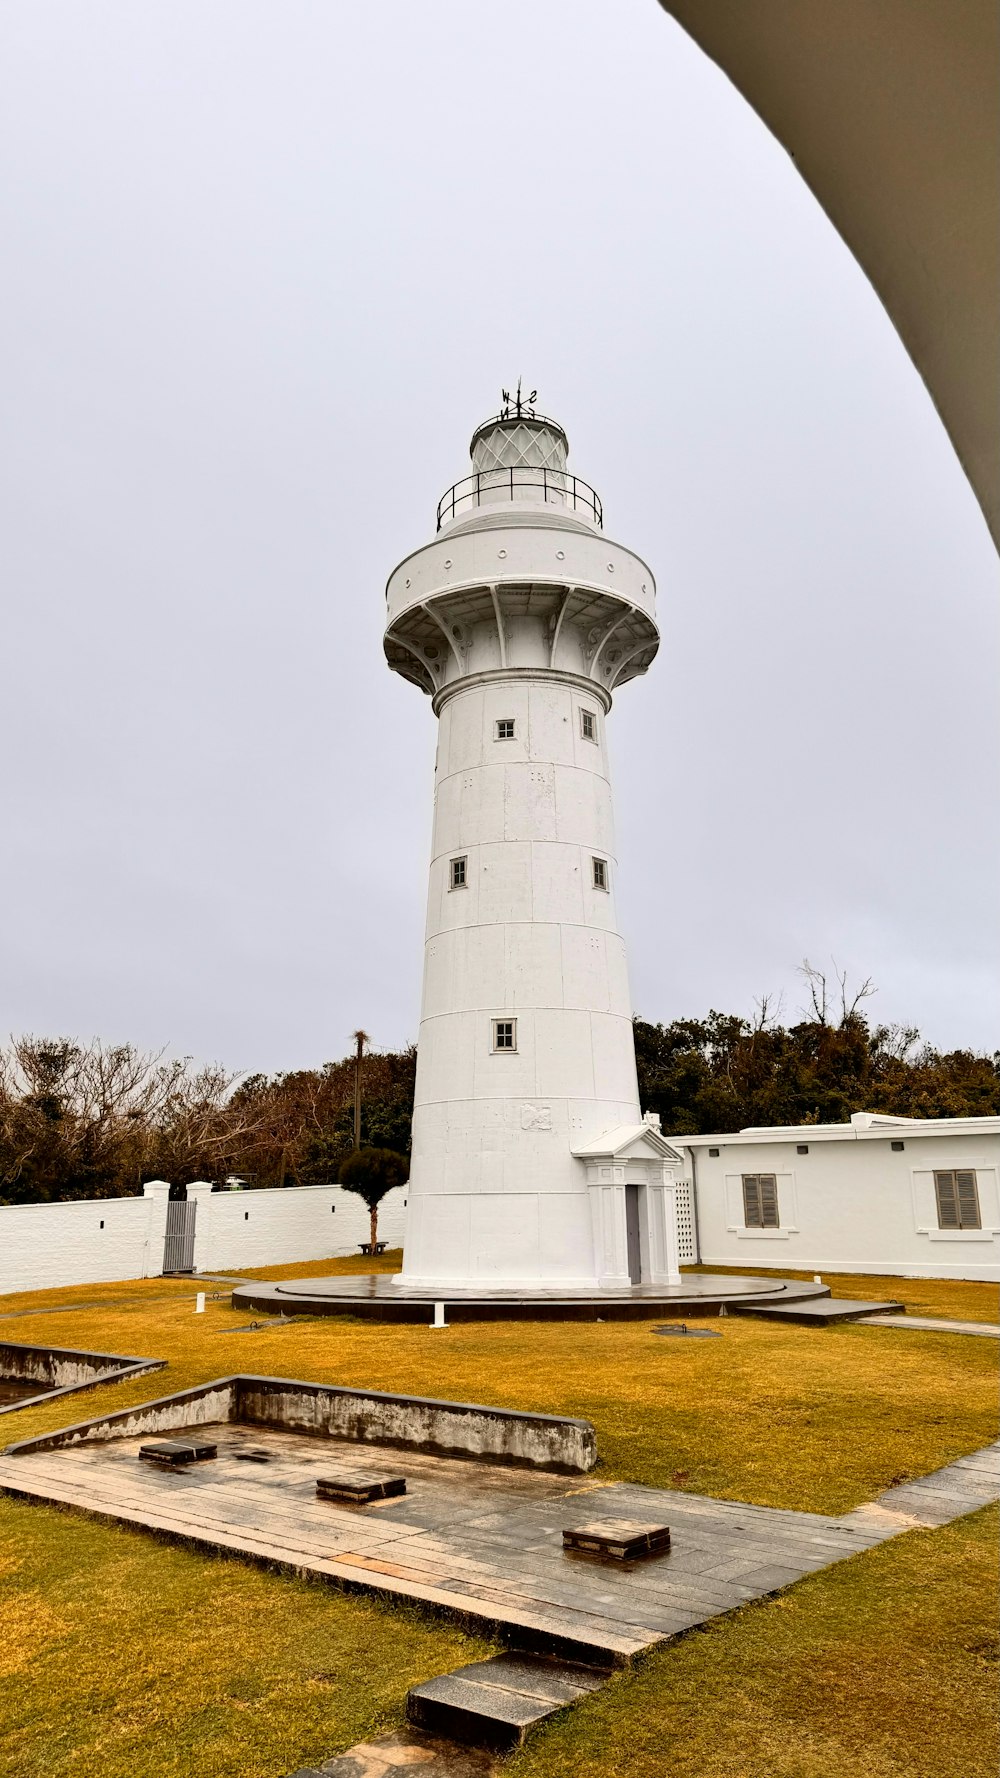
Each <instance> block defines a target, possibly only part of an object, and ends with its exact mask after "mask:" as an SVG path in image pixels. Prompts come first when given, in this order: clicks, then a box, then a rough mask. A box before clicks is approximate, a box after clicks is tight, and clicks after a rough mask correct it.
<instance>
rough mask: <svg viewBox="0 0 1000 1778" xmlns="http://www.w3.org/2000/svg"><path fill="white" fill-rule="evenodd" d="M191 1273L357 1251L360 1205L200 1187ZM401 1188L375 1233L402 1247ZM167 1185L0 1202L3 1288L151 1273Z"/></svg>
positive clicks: (364, 1233) (156, 1270)
mask: <svg viewBox="0 0 1000 1778" xmlns="http://www.w3.org/2000/svg"><path fill="white" fill-rule="evenodd" d="M192 1196H193V1197H195V1198H197V1199H198V1211H197V1217H196V1222H195V1252H194V1263H195V1267H196V1269H197V1270H198V1271H202V1272H204V1271H217V1270H219V1269H220V1268H225V1267H231V1268H233V1269H239V1268H242V1267H247V1266H267V1265H282V1264H286V1263H290V1262H292V1261H295V1260H308V1259H317V1260H318V1259H332V1258H335V1257H337V1256H339V1255H343V1254H348V1253H357V1251H358V1245H359V1243H360V1242H362V1241H367V1239H368V1211H367V1209H366V1208H365V1205H364V1203H363V1202H362V1200H361V1199H360V1198H358V1197H356V1196H355V1195H354V1194H353V1193H351V1192H345V1191H344V1189H343V1187H342V1186H339V1185H315V1186H291V1187H286V1188H283V1189H282V1190H280V1191H246V1192H208V1191H206V1190H204V1189H201V1190H199V1189H198V1188H197V1187H196V1188H195V1189H194V1191H193V1192H192ZM405 1202H406V1191H405V1188H397V1189H396V1190H394V1191H391V1192H389V1193H388V1194H387V1196H386V1197H385V1198H383V1200H382V1203H381V1205H380V1207H379V1240H380V1241H381V1240H385V1241H386V1242H387V1243H388V1245H389V1246H390V1247H401V1246H402V1244H403V1227H404V1223H405V1220H406V1211H405V1208H404V1205H405ZM166 1218H167V1187H166V1186H164V1185H159V1186H153V1187H151V1188H147V1195H146V1196H144V1197H141V1198H101V1199H93V1200H90V1199H88V1200H87V1201H85V1202H81V1203H68V1204H6V1205H2V1206H0V1294H3V1293H6V1292H13V1291H20V1290H46V1289H52V1288H55V1287H57V1286H59V1285H64V1284H101V1283H109V1282H116V1281H118V1280H124V1279H127V1278H148V1277H158V1276H159V1275H160V1273H161V1272H162V1270H163V1239H164V1233H165V1228H166Z"/></svg>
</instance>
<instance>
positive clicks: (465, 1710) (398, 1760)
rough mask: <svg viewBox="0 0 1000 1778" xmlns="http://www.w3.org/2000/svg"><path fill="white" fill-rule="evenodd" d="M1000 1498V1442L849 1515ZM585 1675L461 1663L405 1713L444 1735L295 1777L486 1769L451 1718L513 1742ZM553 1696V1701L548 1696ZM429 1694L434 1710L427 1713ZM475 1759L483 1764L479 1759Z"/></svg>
mask: <svg viewBox="0 0 1000 1778" xmlns="http://www.w3.org/2000/svg"><path fill="white" fill-rule="evenodd" d="M998 1498H1000V1443H997V1444H994V1445H988V1446H987V1447H986V1448H985V1449H984V1450H981V1451H976V1452H973V1454H972V1455H971V1456H969V1457H960V1458H959V1459H958V1460H957V1462H955V1463H951V1464H948V1465H947V1467H946V1468H944V1469H940V1470H937V1471H936V1472H935V1473H934V1474H933V1475H929V1476H924V1477H922V1478H921V1479H920V1480H918V1481H915V1482H909V1483H907V1484H905V1485H900V1486H898V1487H895V1488H890V1489H888V1490H887V1491H886V1493H884V1494H883V1495H881V1496H880V1497H879V1499H878V1500H875V1501H871V1502H869V1503H868V1504H867V1505H865V1506H861V1507H858V1508H857V1509H856V1510H855V1511H854V1512H853V1513H850V1514H848V1515H847V1518H846V1519H845V1520H844V1521H842V1522H843V1523H845V1524H846V1523H850V1522H853V1524H854V1525H855V1526H856V1528H858V1529H862V1530H864V1531H865V1532H866V1533H874V1534H875V1537H876V1540H877V1541H878V1542H884V1541H886V1540H887V1539H889V1538H892V1537H898V1536H899V1535H900V1534H901V1533H903V1532H905V1531H910V1530H914V1529H917V1528H918V1527H927V1528H931V1527H937V1526H939V1525H943V1524H948V1523H950V1522H951V1520H953V1519H955V1518H961V1517H962V1516H964V1514H966V1513H969V1512H975V1511H977V1510H978V1509H979V1507H981V1506H987V1505H989V1504H990V1503H991V1502H992V1501H995V1500H997V1499H998ZM521 1665H523V1666H524V1668H525V1674H524V1676H523V1678H522V1677H520V1676H519V1671H518V1669H519V1666H521ZM539 1670H541V1671H542V1673H543V1675H546V1674H547V1682H546V1680H545V1678H544V1677H543V1681H542V1682H541V1683H540V1682H539V1678H538V1672H539ZM580 1678H581V1675H580V1674H579V1671H578V1670H574V1669H571V1668H566V1667H565V1666H564V1665H563V1664H561V1663H558V1662H551V1663H541V1662H535V1663H534V1671H532V1670H531V1666H530V1663H529V1662H527V1661H522V1662H520V1663H519V1662H518V1660H517V1659H516V1658H514V1659H512V1658H511V1657H510V1656H501V1657H499V1658H498V1659H494V1660H493V1661H487V1662H477V1663H474V1664H472V1665H471V1666H468V1667H462V1668H459V1669H458V1671H457V1672H456V1673H447V1674H442V1676H441V1677H440V1678H439V1679H436V1680H430V1681H429V1682H427V1683H425V1684H424V1685H422V1686H417V1687H415V1688H414V1690H413V1691H412V1692H411V1693H410V1694H409V1697H408V1699H407V1710H408V1713H410V1714H411V1715H412V1716H413V1718H414V1720H415V1721H418V1722H419V1721H420V1720H423V1719H424V1717H427V1720H429V1721H431V1722H433V1723H434V1725H435V1727H436V1729H437V1733H438V1737H439V1738H437V1739H432V1738H431V1737H430V1736H424V1735H423V1734H422V1733H421V1731H420V1730H419V1729H414V1728H412V1727H408V1728H406V1729H404V1730H403V1731H402V1732H401V1733H400V1734H398V1735H389V1736H385V1737H383V1738H382V1739H380V1740H378V1741H373V1742H369V1743H366V1744H364V1745H360V1746H357V1747H352V1748H350V1749H349V1750H348V1752H347V1753H344V1754H340V1755H337V1756H334V1757H333V1758H331V1759H329V1760H326V1761H324V1762H323V1763H322V1765H319V1766H309V1767H303V1768H302V1769H301V1770H300V1771H299V1772H297V1773H295V1774H293V1778H397V1775H398V1778H410V1775H411V1774H413V1773H414V1772H417V1771H419V1773H420V1774H421V1778H480V1774H484V1773H487V1772H488V1771H489V1770H490V1769H491V1759H490V1756H489V1755H488V1754H486V1753H482V1752H475V1751H473V1750H472V1749H469V1748H465V1747H462V1746H461V1745H456V1743H455V1741H448V1740H444V1739H441V1738H440V1736H441V1735H442V1733H446V1732H447V1728H448V1725H449V1721H451V1722H453V1723H454V1732H455V1733H456V1734H458V1735H460V1734H463V1733H466V1734H467V1733H469V1732H470V1729H469V1724H470V1722H472V1721H475V1719H476V1717H477V1715H478V1716H479V1717H480V1719H481V1728H482V1731H483V1733H484V1734H485V1735H486V1737H487V1738H490V1737H492V1738H493V1739H495V1740H496V1739H498V1737H502V1736H503V1735H504V1732H505V1731H507V1732H508V1739H507V1740H506V1741H504V1742H502V1744H503V1745H516V1744H517V1743H518V1742H519V1741H520V1740H522V1739H523V1738H524V1735H525V1734H526V1733H528V1732H529V1730H530V1729H531V1727H532V1726H533V1725H534V1724H535V1723H536V1722H539V1721H544V1720H545V1719H546V1717H548V1716H552V1715H555V1714H556V1712H557V1711H559V1710H561V1709H565V1708H567V1707H568V1706H569V1705H570V1704H572V1703H573V1702H575V1701H576V1699H577V1698H579V1697H581V1696H582V1695H583V1693H584V1691H590V1690H595V1689H597V1688H596V1686H595V1685H594V1684H593V1683H592V1682H591V1683H589V1684H585V1685H580V1684H579V1680H580ZM561 1680H564V1683H563V1684H562V1685H561V1684H560V1681H561ZM546 1698H550V1699H551V1700H552V1701H551V1703H549V1704H548V1705H546V1702H545V1700H546ZM428 1703H429V1704H430V1705H431V1708H432V1712H436V1714H431V1715H430V1716H427V1711H428ZM473 1732H474V1731H473ZM476 1760H479V1761H480V1762H482V1763H481V1764H479V1765H476V1764H475V1763H473V1762H474V1761H476Z"/></svg>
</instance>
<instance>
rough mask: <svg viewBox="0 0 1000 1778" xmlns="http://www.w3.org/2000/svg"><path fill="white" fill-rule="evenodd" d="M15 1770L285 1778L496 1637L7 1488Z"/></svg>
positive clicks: (48, 1777) (6, 1640) (1, 1594)
mask: <svg viewBox="0 0 1000 1778" xmlns="http://www.w3.org/2000/svg"><path fill="white" fill-rule="evenodd" d="M3 1558H6V1561H5V1564H4V1566H5V1569H6V1572H4V1573H3V1574H2V1577H0V1622H2V1624H3V1639H2V1644H0V1648H2V1651H3V1657H4V1658H3V1660H2V1661H0V1749H2V1753H0V1769H2V1771H3V1773H4V1778H83V1774H87V1778H91V1775H92V1774H93V1775H94V1778H168V1775H169V1778H282V1774H284V1773H287V1772H294V1771H295V1770H296V1769H297V1768H298V1767H299V1766H301V1765H304V1764H306V1763H307V1762H312V1761H315V1760H319V1759H325V1758H327V1757H328V1756H329V1755H330V1754H331V1753H332V1752H336V1751H337V1750H339V1749H342V1748H344V1747H349V1746H350V1745H351V1744H352V1742H354V1741H357V1740H359V1739H364V1738H365V1737H366V1736H369V1735H372V1734H378V1733H381V1732H383V1731H384V1730H386V1729H388V1728H390V1727H395V1726H396V1725H397V1724H398V1722H399V1720H400V1718H401V1714H402V1701H403V1698H404V1697H405V1694H406V1689H407V1687H408V1686H409V1685H413V1684H416V1683H418V1682H419V1681H420V1680H422V1679H428V1678H430V1677H431V1675H432V1674H434V1673H440V1672H442V1671H447V1669H448V1668H449V1667H452V1666H456V1665H460V1664H461V1663H462V1662H463V1661H467V1660H476V1659H478V1658H480V1656H481V1655H483V1654H484V1653H490V1652H492V1646H491V1645H490V1644H489V1643H487V1642H485V1641H483V1640H477V1639H476V1638H474V1637H470V1636H467V1635H464V1634H463V1633H462V1632H461V1631H460V1630H458V1629H456V1628H454V1627H453V1626H451V1625H447V1624H444V1623H432V1622H430V1621H427V1620H422V1619H421V1618H420V1617H419V1616H418V1615H417V1614H416V1613H414V1612H412V1611H409V1610H407V1609H406V1608H395V1607H393V1606H391V1605H383V1604H380V1603H379V1602H377V1601H376V1600H367V1599H364V1598H347V1597H345V1596H344V1595H343V1594H338V1593H334V1592H331V1591H330V1590H328V1589H326V1588H324V1587H320V1586H310V1585H308V1584H306V1583H305V1582H302V1581H296V1580H293V1579H290V1578H288V1577H286V1576H281V1575H275V1574H268V1573H265V1572H264V1571H262V1570H261V1569H256V1568H251V1567H249V1566H244V1565H243V1564H242V1563H239V1562H229V1561H225V1560H224V1559H221V1558H215V1557H211V1556H206V1555H203V1554H199V1553H197V1552H193V1551H190V1550H185V1549H180V1548H176V1547H172V1546H170V1545H167V1544H163V1543H159V1542H157V1541H156V1540H155V1539H153V1538H151V1537H147V1536H145V1535H143V1534H142V1533H141V1532H138V1531H130V1530H127V1529H125V1528H121V1527H118V1526H113V1525H104V1524H100V1523H98V1522H97V1521H95V1520H92V1519H88V1518H85V1517H83V1516H81V1515H77V1514H70V1513H61V1512H57V1511H55V1510H53V1509H52V1508H50V1507H42V1506H30V1505H26V1504H24V1503H23V1502H19V1501H11V1500H4V1499H0V1559H3Z"/></svg>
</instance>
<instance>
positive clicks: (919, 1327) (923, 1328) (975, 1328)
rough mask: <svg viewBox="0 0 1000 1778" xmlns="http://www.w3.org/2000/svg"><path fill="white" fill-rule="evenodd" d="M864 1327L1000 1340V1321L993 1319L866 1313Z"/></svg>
mask: <svg viewBox="0 0 1000 1778" xmlns="http://www.w3.org/2000/svg"><path fill="white" fill-rule="evenodd" d="M862 1325H863V1326H864V1327H912V1328H914V1329H915V1330H916V1332H917V1333H957V1334H978V1336H979V1338H980V1339H982V1340H1000V1323H997V1322H993V1321H942V1320H940V1319H939V1318H938V1317H937V1316H931V1315H865V1316H864V1318H863V1321H862Z"/></svg>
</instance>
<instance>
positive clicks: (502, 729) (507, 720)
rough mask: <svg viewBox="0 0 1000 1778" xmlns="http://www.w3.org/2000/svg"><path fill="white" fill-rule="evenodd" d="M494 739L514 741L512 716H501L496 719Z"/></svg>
mask: <svg viewBox="0 0 1000 1778" xmlns="http://www.w3.org/2000/svg"><path fill="white" fill-rule="evenodd" d="M496 739H497V740H498V741H512V740H513V739H514V718H513V716H501V717H499V718H498V720H497V732H496Z"/></svg>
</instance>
